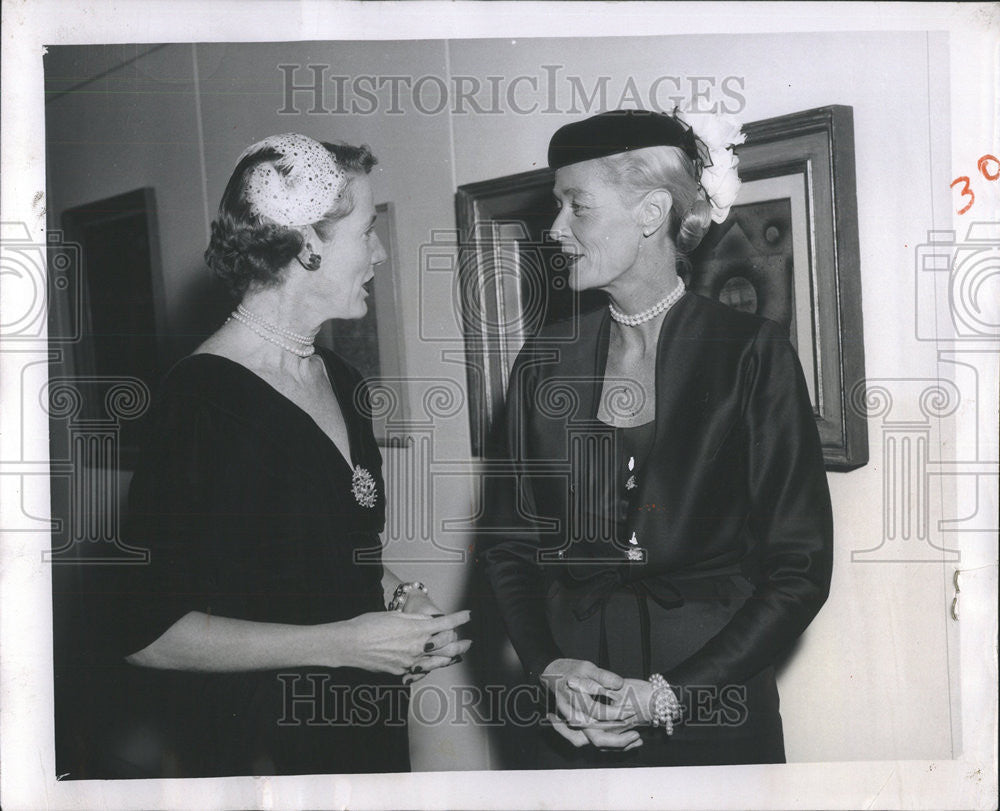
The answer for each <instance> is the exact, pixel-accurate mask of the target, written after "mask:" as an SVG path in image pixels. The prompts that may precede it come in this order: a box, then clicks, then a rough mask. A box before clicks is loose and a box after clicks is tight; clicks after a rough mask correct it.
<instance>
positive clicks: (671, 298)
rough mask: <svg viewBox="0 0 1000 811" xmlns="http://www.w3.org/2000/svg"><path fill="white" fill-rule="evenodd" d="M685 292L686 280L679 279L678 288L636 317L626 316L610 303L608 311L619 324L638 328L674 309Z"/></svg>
mask: <svg viewBox="0 0 1000 811" xmlns="http://www.w3.org/2000/svg"><path fill="white" fill-rule="evenodd" d="M684 290H685V288H684V280H683V279H681V278H680V277H678V279H677V286H676V287H674V289H673V290H671V291H670V292H669V293H668V294H667V295H666V296H665V297H664V298H662V299H660V300H659V301H658V302H656V304H654V305H653V306H652V307H650V308H649V309H648V310H643V311H642V312H641V313H636V314H635V315H626V314H625V313H623V312H622V311H621V310H619V309H618V308H617V307H615V305H614V304H611V303H610V302H609V303H608V309H609V310H611V317H612V318H613V319H615V321H617V322H618V323H619V324H624V325H625V326H626V327H637V326H639V324H645V323H646V322H647V321H652V320H653V319H654V318H656V316H658V315H659V314H660V313H662V312H663V311H665V310H669V309H670V308H671V307H673V306H674V305H675V304H676V303H677V302H678V301H680V298H681V296H683V295H684Z"/></svg>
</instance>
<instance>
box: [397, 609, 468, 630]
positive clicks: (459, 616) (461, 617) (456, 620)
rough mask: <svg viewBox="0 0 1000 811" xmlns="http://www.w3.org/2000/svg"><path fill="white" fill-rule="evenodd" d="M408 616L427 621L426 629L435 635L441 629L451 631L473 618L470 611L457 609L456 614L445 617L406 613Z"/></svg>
mask: <svg viewBox="0 0 1000 811" xmlns="http://www.w3.org/2000/svg"><path fill="white" fill-rule="evenodd" d="M403 616H406V617H416V618H419V619H421V620H423V621H424V622H425V624H424V630H426V631H427V632H428V633H429V634H431V635H434V634H437V633H440V632H441V631H450V630H452V629H454V628H457V627H458V626H459V625H465V623H467V622H468V621H469V620H470V619H471V618H472V614H471V613H470V612H469V611H456V612H455V613H454V614H445V615H444V616H443V617H434V618H431V619H428V618H427V615H426V614H404V615H403Z"/></svg>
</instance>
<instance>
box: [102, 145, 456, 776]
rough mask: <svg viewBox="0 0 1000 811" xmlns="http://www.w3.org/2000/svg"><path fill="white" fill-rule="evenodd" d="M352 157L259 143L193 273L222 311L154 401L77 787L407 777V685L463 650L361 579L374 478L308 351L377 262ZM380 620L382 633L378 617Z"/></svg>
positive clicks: (336, 376)
mask: <svg viewBox="0 0 1000 811" xmlns="http://www.w3.org/2000/svg"><path fill="white" fill-rule="evenodd" d="M374 162H375V160H374V158H373V156H372V155H371V153H370V152H369V151H368V149H367V148H366V147H350V146H346V145H333V144H320V143H319V142H317V141H314V140H312V139H310V138H306V137H304V136H301V135H294V134H292V135H282V136H274V137H272V138H268V139H266V140H264V141H262V142H260V143H258V144H255V145H254V146H252V147H250V148H249V149H248V150H247V151H246V152H245V153H244V154H243V155H242V156H241V158H240V160H239V162H238V164H237V166H236V169H235V170H234V172H233V175H232V178H231V179H230V181H229V184H228V187H227V188H226V191H225V194H224V195H223V198H222V203H221V205H220V209H219V216H218V219H217V220H216V221H215V222H214V223H213V224H212V239H211V244H210V246H209V249H208V251H207V252H206V259H207V261H208V263H209V265H210V266H211V267H212V269H213V270H214V271H215V272H216V273H217V274H218V275H219V276H221V277H222V278H223V279H224V280H225V281H226V282H228V284H229V285H230V287H231V288H232V289H233V290H234V292H235V293H236V294H237V297H238V299H239V300H240V302H241V303H240V305H239V307H238V308H237V310H236V311H235V312H234V313H233V315H232V316H231V318H230V319H229V321H227V322H226V323H225V324H224V325H223V326H222V327H221V329H219V330H218V332H216V333H215V334H214V335H213V336H211V337H210V338H209V339H208V340H207V341H206V342H205V343H204V344H202V345H201V346H200V347H199V348H198V349H197V351H196V352H195V353H193V354H192V355H190V356H188V357H187V358H185V359H183V360H182V361H180V362H179V363H178V364H177V365H176V366H175V367H174V368H173V369H172V370H171V372H170V373H169V374H168V375H167V377H166V379H165V381H164V382H163V384H162V386H161V390H160V391H159V395H158V397H157V400H156V403H155V405H154V408H153V411H152V414H151V416H150V420H149V429H150V430H149V442H148V444H147V446H146V448H145V451H144V454H143V457H142V461H141V463H140V466H139V468H138V469H137V471H136V473H135V477H134V479H133V482H132V485H131V490H130V493H129V512H128V515H129V518H128V526H127V538H128V541H129V543H131V544H132V545H133V546H136V547H139V548H143V549H148V550H149V564H148V565H147V566H141V567H135V568H134V569H130V570H129V571H127V572H122V573H121V574H122V575H123V576H121V577H120V578H119V580H118V588H117V589H115V593H114V594H112V595H110V599H111V610H112V611H113V613H114V620H113V623H114V624H113V627H114V628H115V629H116V633H115V634H114V638H113V640H112V642H111V644H110V649H109V651H108V654H109V656H110V657H111V661H118V662H121V661H122V660H123V659H124V660H126V661H127V662H128V664H127V665H124V666H123V669H122V670H121V671H120V673H119V676H120V679H121V680H120V681H119V682H116V683H115V689H114V690H113V691H110V693H111V699H112V700H113V701H114V703H115V707H114V712H113V713H112V715H111V717H110V718H109V719H108V722H107V723H108V726H109V729H108V731H107V739H108V744H107V748H106V751H105V752H104V757H105V758H106V760H107V761H109V762H110V763H112V764H116V765H112V766H111V767H109V768H110V770H111V771H116V772H117V773H116V774H110V773H106V774H103V775H95V776H104V777H110V776H133V777H155V776H211V775H230V774H289V773H291V774H296V773H343V772H390V771H404V770H408V769H409V753H408V748H407V731H406V717H407V701H408V691H409V687H408V684H409V683H410V682H411V681H413V680H415V679H417V678H421V677H423V676H424V675H426V673H427V672H429V671H430V670H433V669H434V668H439V667H444V666H447V665H449V664H451V663H453V662H454V661H455V658H456V657H458V656H460V655H461V654H462V653H463V652H464V651H465V650H466V649H467V648H468V646H469V642H468V641H462V640H458V638H457V633H456V631H455V629H456V628H457V627H458V626H459V625H461V624H462V623H464V622H466V621H467V620H468V613H467V612H464V611H462V612H457V613H454V614H448V615H443V614H442V612H441V611H440V610H439V609H438V608H437V607H436V606H435V605H434V604H433V602H432V601H431V599H430V598H429V597H428V595H427V590H426V589H425V587H424V586H423V585H422V584H419V583H401V581H400V580H399V579H398V578H397V577H396V576H395V575H393V574H392V573H391V572H390V571H389V570H388V569H386V568H385V567H383V566H382V563H381V558H380V543H379V532H380V531H381V529H382V527H383V523H384V514H385V505H386V499H385V490H384V485H383V480H382V475H381V469H382V458H381V454H380V452H379V449H378V446H377V444H376V442H375V439H374V437H373V434H372V428H371V423H370V420H369V419H368V417H366V416H365V408H366V397H367V394H366V390H365V388H364V385H363V383H362V381H361V379H360V376H359V375H358V373H357V372H356V371H355V370H354V369H353V368H351V367H350V366H349V365H348V364H347V363H345V362H344V361H343V360H341V359H340V358H339V357H337V356H336V355H335V354H333V353H332V352H329V351H326V350H323V349H319V348H314V346H313V338H314V337H315V335H316V333H317V332H318V330H319V328H320V326H321V324H322V323H323V322H324V321H326V320H327V319H330V318H360V317H362V316H363V315H364V314H365V312H366V311H367V305H366V303H365V300H366V298H367V296H368V290H367V285H368V283H369V282H370V281H371V280H372V278H373V276H374V273H375V272H377V271H376V269H375V268H376V266H377V265H378V264H379V263H380V262H382V261H384V259H385V252H384V250H383V247H382V245H381V243H380V242H379V239H378V236H377V235H376V234H375V231H374V222H375V209H374V204H373V197H372V189H371V183H370V181H369V177H368V173H369V171H370V169H371V167H372V165H373V164H374ZM387 607H388V608H390V609H394V610H389V611H387V610H386V609H387Z"/></svg>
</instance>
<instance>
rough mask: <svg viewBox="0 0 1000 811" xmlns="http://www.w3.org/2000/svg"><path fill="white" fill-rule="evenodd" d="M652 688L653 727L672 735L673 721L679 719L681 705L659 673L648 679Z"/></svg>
mask: <svg viewBox="0 0 1000 811" xmlns="http://www.w3.org/2000/svg"><path fill="white" fill-rule="evenodd" d="M649 683H650V684H651V685H652V686H653V718H652V722H653V726H654V727H658V726H662V727H663V728H664V729H665V730H666V732H667V734H668V735H673V734H674V721H675V720H679V719H680V717H681V705H680V702H679V701H678V700H677V696H676V695H674V691H673V690H672V689H671V687H670V685H669V684H667V680H666V679H665V678H663V676H661V675H660V674H659V673H654V674H653V675H652V676H650V677H649Z"/></svg>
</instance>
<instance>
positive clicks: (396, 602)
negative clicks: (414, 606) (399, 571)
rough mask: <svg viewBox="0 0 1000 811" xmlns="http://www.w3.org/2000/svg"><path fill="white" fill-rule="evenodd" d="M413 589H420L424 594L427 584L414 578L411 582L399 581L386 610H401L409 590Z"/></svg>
mask: <svg viewBox="0 0 1000 811" xmlns="http://www.w3.org/2000/svg"><path fill="white" fill-rule="evenodd" d="M414 589H416V590H417V591H422V592H423V593H424V594H426V593H427V586H425V585H424V584H423V583H421V582H420V581H419V580H414V581H413V582H411V583H400V584H399V585H398V586H396V590H395V591H394V592H393V593H392V599H391V600H389V605H388V606H387V607H386V611H402V610H403V606H405V605H406V600H407V598H408V597H409V596H410V592H411V591H413V590H414Z"/></svg>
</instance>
